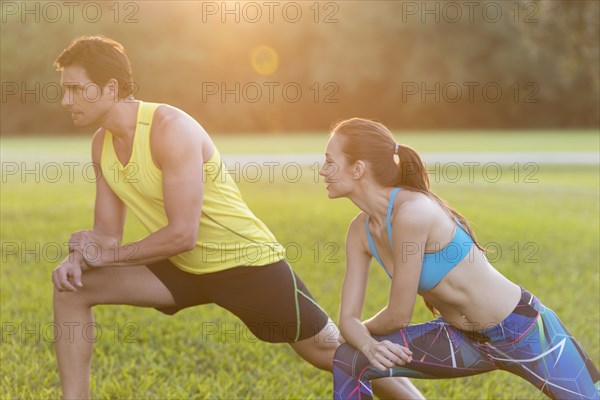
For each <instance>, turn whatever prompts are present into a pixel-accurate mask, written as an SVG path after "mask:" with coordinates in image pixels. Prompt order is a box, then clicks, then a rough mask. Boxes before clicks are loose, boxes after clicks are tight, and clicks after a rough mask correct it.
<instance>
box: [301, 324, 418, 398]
mask: <svg viewBox="0 0 600 400" xmlns="http://www.w3.org/2000/svg"><path fill="white" fill-rule="evenodd" d="M339 338H340V332H339V330H338V328H337V326H336V325H335V323H334V322H333V321H332V320H331V319H329V321H328V323H327V326H325V328H323V329H322V330H321V332H319V333H317V334H316V335H315V336H313V337H311V338H308V339H304V340H301V341H299V342H296V343H290V345H291V346H292V348H293V349H294V350H295V351H296V353H298V355H300V356H301V357H302V358H303V359H305V360H306V361H308V362H309V363H311V364H312V365H314V366H315V367H317V368H320V369H323V370H325V371H329V372H332V371H333V356H334V355H335V351H336V350H337V348H338V346H339V345H340V342H339ZM372 386H373V391H374V392H375V395H376V396H377V397H378V398H380V399H411V400H418V399H424V397H423V395H422V394H421V393H420V392H419V390H418V389H417V388H416V387H415V386H414V385H413V384H412V382H411V381H410V380H408V379H407V378H402V377H393V378H381V379H377V380H374V381H372Z"/></svg>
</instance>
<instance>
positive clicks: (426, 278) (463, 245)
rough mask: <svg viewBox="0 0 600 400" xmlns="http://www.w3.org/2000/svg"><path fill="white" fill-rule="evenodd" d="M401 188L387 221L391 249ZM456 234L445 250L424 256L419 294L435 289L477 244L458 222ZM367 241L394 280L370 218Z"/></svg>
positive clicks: (396, 191) (388, 213) (394, 194)
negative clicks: (379, 247) (383, 258)
mask: <svg viewBox="0 0 600 400" xmlns="http://www.w3.org/2000/svg"><path fill="white" fill-rule="evenodd" d="M399 190H400V188H394V190H392V193H391V194H390V200H389V202H388V208H387V216H386V219H385V223H386V227H387V233H388V238H389V240H390V247H392V210H393V209H394V201H395V200H396V194H397V193H398V191H399ZM457 223H458V224H457V226H456V232H455V233H454V237H453V238H452V241H450V243H448V244H447V245H446V246H445V247H444V248H443V249H441V250H439V251H436V252H435V253H425V254H424V256H423V266H422V267H421V277H420V278H419V287H418V289H417V292H418V293H423V292H427V291H428V290H431V289H433V287H434V286H435V285H437V284H438V283H439V282H440V281H441V280H442V279H443V278H444V276H446V274H448V272H450V271H451V270H452V268H454V267H455V266H456V265H457V264H458V263H459V262H461V261H462V260H463V259H464V258H465V257H466V256H467V254H469V251H470V250H471V247H473V245H474V244H475V242H474V241H473V239H472V238H471V236H469V234H468V233H467V232H466V231H465V230H464V229H463V227H462V226H461V225H460V223H459V222H458V221H457ZM366 228H367V239H368V241H369V248H370V249H371V254H373V257H375V259H376V260H377V262H379V264H380V265H381V267H382V268H383V270H384V271H385V273H386V274H387V275H388V276H389V277H390V279H391V278H392V277H391V276H390V274H389V272H388V271H387V269H386V268H385V266H384V265H383V262H382V261H381V259H380V258H379V253H377V248H376V247H375V243H374V242H373V237H372V236H371V231H370V229H369V216H367V223H366Z"/></svg>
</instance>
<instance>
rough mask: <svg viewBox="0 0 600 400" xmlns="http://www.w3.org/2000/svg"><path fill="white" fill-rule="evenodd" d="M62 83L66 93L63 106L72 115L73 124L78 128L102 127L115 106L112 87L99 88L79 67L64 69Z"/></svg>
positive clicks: (73, 66)
mask: <svg viewBox="0 0 600 400" xmlns="http://www.w3.org/2000/svg"><path fill="white" fill-rule="evenodd" d="M60 83H61V86H62V88H63V91H64V93H63V99H62V106H63V107H65V108H66V109H67V111H69V112H70V113H71V118H72V119H73V124H74V125H75V126H76V127H87V126H92V125H102V122H103V120H104V118H105V116H106V114H107V113H108V111H110V109H111V108H112V106H113V105H114V104H115V101H114V100H115V97H114V95H113V94H114V91H112V90H111V85H110V84H107V85H105V86H104V88H102V87H100V86H98V85H97V84H95V83H94V82H92V81H91V80H90V78H89V77H88V75H87V73H86V71H85V69H84V68H83V67H81V66H79V65H71V66H68V67H65V68H63V70H62V74H61V78H60ZM109 83H110V82H109Z"/></svg>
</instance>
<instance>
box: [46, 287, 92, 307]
mask: <svg viewBox="0 0 600 400" xmlns="http://www.w3.org/2000/svg"><path fill="white" fill-rule="evenodd" d="M76 289H77V290H76V291H67V290H58V288H57V287H56V286H54V285H53V292H52V299H53V302H54V306H55V307H60V306H73V305H85V306H90V307H91V306H93V305H95V304H93V301H92V299H91V297H90V296H89V292H90V290H89V288H88V287H85V286H84V287H77V288H76Z"/></svg>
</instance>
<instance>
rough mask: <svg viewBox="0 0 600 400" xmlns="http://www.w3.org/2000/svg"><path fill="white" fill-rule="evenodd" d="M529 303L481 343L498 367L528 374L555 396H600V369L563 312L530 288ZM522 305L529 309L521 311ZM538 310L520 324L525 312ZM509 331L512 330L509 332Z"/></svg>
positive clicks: (522, 375) (549, 394)
mask: <svg viewBox="0 0 600 400" xmlns="http://www.w3.org/2000/svg"><path fill="white" fill-rule="evenodd" d="M524 296H530V297H528V298H526V300H527V301H522V302H521V303H527V306H526V307H524V306H523V307H517V309H515V311H514V312H513V313H512V314H511V315H510V316H509V317H508V318H507V319H506V320H505V321H503V322H502V323H501V324H499V325H498V326H496V327H494V328H492V329H488V330H487V331H486V332H485V333H486V334H487V335H488V336H489V338H490V340H489V341H488V342H486V343H484V344H483V345H482V346H483V347H485V348H486V350H487V351H488V352H489V354H490V358H491V359H492V360H493V362H494V363H495V364H496V365H497V366H498V368H499V369H503V370H506V371H509V372H512V373H514V374H516V375H519V376H521V377H523V378H525V379H527V380H528V381H529V382H530V383H531V384H533V385H534V386H535V387H537V388H538V389H539V390H541V391H542V392H544V394H546V395H547V396H548V397H550V398H553V399H600V373H599V372H598V369H597V368H596V367H595V366H594V364H593V363H592V360H591V359H590V357H589V356H588V355H587V354H586V352H585V351H584V350H583V348H582V347H581V345H580V344H579V343H578V342H577V340H576V339H575V338H574V337H573V335H571V334H570V333H569V332H568V331H567V329H566V328H565V327H564V325H563V324H562V322H561V321H560V319H559V318H558V316H557V315H556V314H555V313H554V312H553V311H552V310H551V309H549V308H547V307H545V306H544V305H543V304H541V303H540V302H539V300H537V299H536V298H535V297H533V296H532V295H531V294H530V293H529V292H526V291H525V292H524ZM520 309H523V310H524V311H521V310H520ZM527 311H529V312H530V313H532V312H535V313H533V317H532V318H531V321H532V322H531V323H530V324H529V323H528V324H527V325H526V326H525V327H526V328H527V329H521V328H522V327H523V325H525V324H524V323H523V313H525V312H527ZM506 332H510V334H507V333H506Z"/></svg>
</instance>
